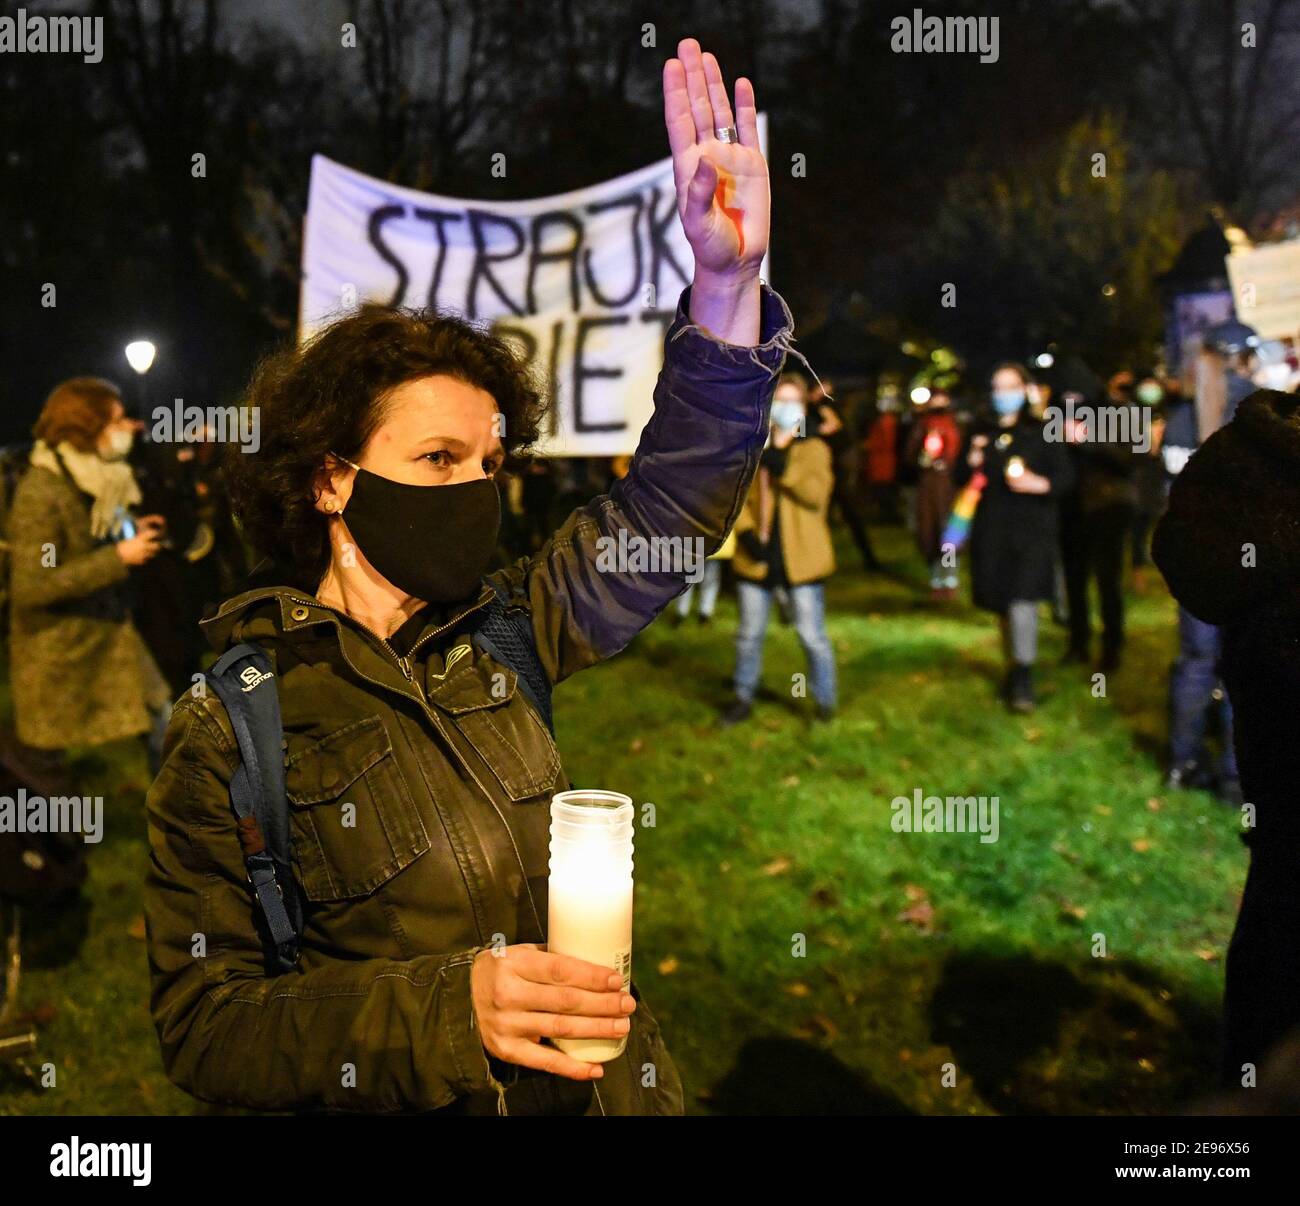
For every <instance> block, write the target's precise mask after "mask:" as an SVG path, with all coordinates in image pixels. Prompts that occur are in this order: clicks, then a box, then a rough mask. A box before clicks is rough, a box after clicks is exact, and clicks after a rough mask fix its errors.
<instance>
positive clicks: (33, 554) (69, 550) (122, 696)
mask: <svg viewBox="0 0 1300 1206" xmlns="http://www.w3.org/2000/svg"><path fill="white" fill-rule="evenodd" d="M6 533H7V535H8V538H9V605H10V614H9V667H10V670H9V673H10V682H11V683H12V688H13V696H14V721H15V724H16V726H17V730H18V737H19V739H20V740H21V741H23V742H25V743H26V744H27V745H30V746H34V747H36V748H37V749H49V750H56V749H57V750H61V749H67V748H68V747H69V746H75V745H100V744H102V743H103V742H106V741H115V740H117V739H119V738H122V737H134V736H137V735H139V734H140V733H147V732H148V731H149V729H150V728H151V727H152V726H153V722H154V716H155V714H156V713H157V711H158V709H159V708H161V707H163V706H164V705H165V704H166V703H167V699H168V696H169V695H170V691H169V690H168V687H167V684H166V683H165V682H164V681H163V677H162V674H161V673H160V672H159V670H158V667H157V665H156V664H155V663H154V660H153V658H152V657H151V656H150V654H149V652H148V650H147V649H146V648H145V644H144V641H143V640H142V639H141V637H140V634H139V632H137V631H136V628H135V625H134V624H133V623H132V622H131V614H130V608H129V601H130V595H129V593H128V590H127V578H128V575H129V574H130V571H129V570H128V569H127V567H126V566H125V565H124V564H123V562H122V559H121V558H120V557H119V556H118V555H117V550H116V548H115V547H114V546H113V545H111V544H104V543H101V542H100V541H98V540H96V539H95V538H94V537H93V536H91V534H90V508H89V507H88V506H87V505H86V503H85V501H84V500H83V498H82V495H81V492H80V491H79V490H78V489H77V487H76V486H75V485H73V484H72V483H71V482H70V481H68V480H67V479H66V478H64V477H62V476H61V475H59V474H57V473H53V472H51V471H50V470H49V469H44V468H41V467H39V466H33V467H31V468H29V469H27V470H26V472H24V474H23V476H22V479H21V480H20V481H19V483H18V487H17V489H16V490H15V491H14V498H13V504H12V506H11V507H10V509H9V516H8V522H7V525H6Z"/></svg>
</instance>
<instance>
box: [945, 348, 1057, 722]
mask: <svg viewBox="0 0 1300 1206" xmlns="http://www.w3.org/2000/svg"><path fill="white" fill-rule="evenodd" d="M992 384H993V394H992V400H993V409H994V414H995V416H996V418H995V421H994V422H993V423H992V424H990V425H989V426H988V427H987V429H986V430H985V431H982V432H980V433H979V434H977V435H976V436H974V437H973V439H972V440H971V448H970V452H969V453H968V454H967V463H968V465H969V466H970V467H971V468H972V469H979V470H981V471H982V472H983V473H984V475H985V477H986V478H987V480H988V484H987V485H986V486H985V487H984V493H983V495H982V497H981V498H980V503H979V506H978V507H977V508H976V511H975V518H974V521H973V523H972V525H971V538H970V559H971V596H972V599H973V601H974V603H975V606H976V607H981V608H984V609H985V610H986V611H992V612H996V613H997V615H998V616H999V618H1000V621H1001V624H1002V637H1003V645H1004V648H1005V650H1006V657H1007V662H1008V673H1007V682H1006V688H1005V693H1006V698H1007V703H1008V704H1009V705H1010V707H1011V708H1012V709H1013V710H1014V711H1017V712H1029V711H1032V710H1033V707H1034V688H1033V668H1034V663H1035V661H1036V660H1037V657H1038V603H1039V601H1040V600H1044V599H1051V598H1052V596H1053V594H1054V593H1055V578H1056V543H1057V507H1056V503H1057V499H1058V498H1059V497H1060V495H1061V494H1062V493H1063V492H1065V491H1066V490H1068V489H1069V488H1070V486H1071V484H1072V481H1073V472H1072V470H1071V468H1070V463H1069V458H1068V457H1067V456H1066V453H1065V448H1064V446H1063V445H1062V444H1059V443H1053V442H1049V441H1048V440H1047V439H1046V438H1045V436H1044V433H1043V423H1042V421H1041V420H1040V419H1039V418H1038V417H1037V416H1036V415H1035V414H1034V413H1033V409H1034V405H1033V403H1032V402H1031V400H1030V391H1031V389H1033V388H1034V384H1033V381H1032V380H1031V378H1030V376H1029V372H1028V370H1026V369H1025V368H1024V366H1023V365H1019V364H1003V365H1000V366H999V367H998V368H997V369H996V370H995V371H994V373H993V381H992Z"/></svg>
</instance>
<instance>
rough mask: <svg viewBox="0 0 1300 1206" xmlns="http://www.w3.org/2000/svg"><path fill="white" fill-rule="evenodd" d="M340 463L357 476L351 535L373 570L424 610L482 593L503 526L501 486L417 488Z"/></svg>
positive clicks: (483, 482) (484, 483) (476, 483)
mask: <svg viewBox="0 0 1300 1206" xmlns="http://www.w3.org/2000/svg"><path fill="white" fill-rule="evenodd" d="M335 455H337V453H336V454H335ZM339 460H341V461H343V463H344V464H346V465H352V468H354V469H355V470H356V471H357V476H356V478H355V479H354V480H353V482H352V497H351V498H350V499H349V500H348V505H347V525H348V531H350V532H351V533H352V536H353V538H354V539H355V540H356V542H357V547H358V548H359V549H360V550H361V554H362V556H363V557H365V559H366V560H367V561H369V562H370V564H371V565H373V566H374V567H375V569H377V570H378V571H379V572H380V573H381V574H383V575H384V577H385V578H387V579H388V580H389V582H391V583H392V584H393V585H394V586H397V587H400V588H401V589H402V590H404V591H406V592H408V593H409V594H412V595H414V596H415V597H416V598H417V599H423V600H424V601H425V602H426V603H457V602H459V601H460V600H462V599H468V598H469V597H470V596H471V595H473V594H475V593H477V591H478V587H479V583H480V582H481V581H482V579H483V575H484V573H486V572H487V567H488V565H489V563H490V562H491V560H492V554H493V552H494V551H495V550H496V543H497V529H498V528H499V527H500V526H501V499H500V497H499V495H498V494H497V488H496V483H495V482H493V481H491V480H489V479H488V478H480V479H479V480H478V481H473V482H457V483H456V484H455V485H450V486H412V485H408V484H407V483H406V482H395V481H393V480H392V479H391V478H387V477H380V476H379V474H377V473H371V472H370V470H369V469H362V468H361V467H360V466H359V465H353V464H352V462H351V461H349V460H347V459H346V458H345V457H339Z"/></svg>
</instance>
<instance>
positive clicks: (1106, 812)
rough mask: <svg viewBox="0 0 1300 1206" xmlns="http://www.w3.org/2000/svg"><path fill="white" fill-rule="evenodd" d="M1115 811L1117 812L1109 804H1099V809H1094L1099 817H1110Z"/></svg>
mask: <svg viewBox="0 0 1300 1206" xmlns="http://www.w3.org/2000/svg"><path fill="white" fill-rule="evenodd" d="M1114 811H1115V810H1114V809H1113V808H1112V807H1111V806H1110V805H1109V804H1098V805H1097V807H1096V808H1094V809H1093V812H1095V813H1096V814H1097V815H1098V816H1099V817H1108V816H1110V815H1111V813H1113V812H1114Z"/></svg>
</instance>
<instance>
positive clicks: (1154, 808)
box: [1147, 796, 1164, 812]
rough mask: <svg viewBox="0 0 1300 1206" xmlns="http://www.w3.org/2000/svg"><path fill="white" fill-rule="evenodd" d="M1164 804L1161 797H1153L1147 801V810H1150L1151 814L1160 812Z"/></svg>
mask: <svg viewBox="0 0 1300 1206" xmlns="http://www.w3.org/2000/svg"><path fill="white" fill-rule="evenodd" d="M1163 804H1164V801H1163V800H1162V799H1161V798H1160V797H1159V796H1152V797H1151V798H1150V799H1149V800H1148V801H1147V808H1148V809H1149V810H1150V811H1151V812H1159V811H1160V809H1161V806H1162V805H1163Z"/></svg>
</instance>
